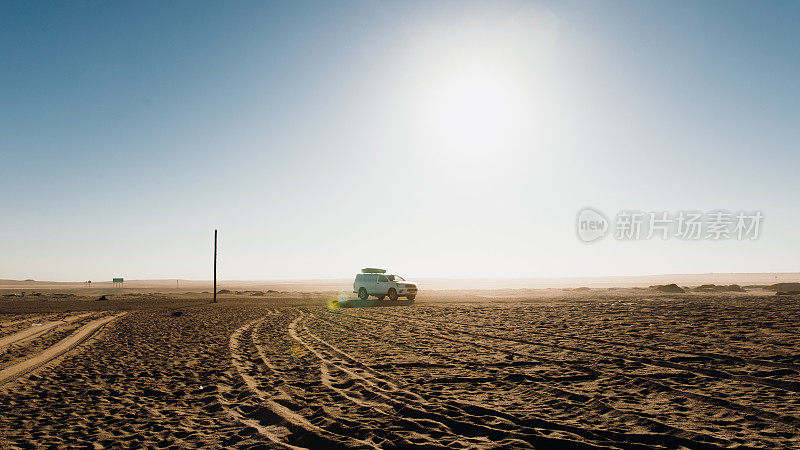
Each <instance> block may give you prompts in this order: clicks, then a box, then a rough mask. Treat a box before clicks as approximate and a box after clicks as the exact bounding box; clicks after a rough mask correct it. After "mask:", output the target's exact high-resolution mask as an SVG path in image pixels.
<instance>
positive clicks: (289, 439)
mask: <svg viewBox="0 0 800 450" xmlns="http://www.w3.org/2000/svg"><path fill="white" fill-rule="evenodd" d="M265 320H266V316H265V317H262V318H259V319H256V320H253V321H251V322H249V323H247V324H245V325H244V326H242V327H241V328H239V329H237V330H236V331H234V332H233V333H232V334H231V336H230V339H229V348H230V352H231V363H232V365H233V367H234V368H235V370H236V372H237V373H238V374H239V376H240V377H241V379H242V381H243V382H244V385H245V387H246V389H247V390H249V391H250V392H251V393H253V394H254V395H255V396H256V397H257V398H258V400H259V407H258V408H254V409H253V410H252V411H249V412H248V413H245V414H242V413H241V412H240V411H239V410H237V407H236V406H234V405H233V403H231V402H229V401H227V400H226V399H225V397H224V396H223V395H220V396H219V399H220V403H221V404H222V405H223V408H225V410H226V412H227V413H228V414H229V415H230V416H232V417H233V418H235V419H237V420H239V421H240V422H242V423H244V424H245V425H247V426H252V427H253V428H255V429H256V430H257V431H258V432H259V433H260V434H261V435H262V436H264V437H266V438H267V439H268V440H269V441H270V442H272V443H273V444H276V445H278V446H280V447H284V448H303V447H309V446H310V447H324V448H345V447H348V448H373V447H374V445H372V444H371V443H369V442H366V441H362V440H358V439H354V438H352V437H350V436H344V435H339V434H336V433H332V432H330V431H328V430H325V429H323V428H321V427H318V426H316V425H314V424H312V423H311V422H310V421H308V420H307V419H306V418H305V417H303V416H301V415H299V414H297V413H295V412H294V411H292V410H290V409H289V408H287V407H286V406H284V405H282V404H280V403H278V402H276V401H275V400H274V399H273V397H272V396H270V395H269V394H268V393H266V392H264V391H263V390H262V389H261V388H260V387H259V385H258V382H257V381H256V380H255V378H253V376H252V375H250V374H249V373H248V371H247V367H248V358H247V357H246V356H244V355H243V354H242V353H243V350H244V349H242V341H246V340H247V337H250V339H252V332H253V328H254V327H257V326H258V325H260V324H261V323H263V322H264V321H265ZM219 387H220V389H221V390H223V391H225V390H228V391H230V390H231V387H230V386H224V385H221V386H219ZM239 409H241V407H239ZM248 416H255V417H257V418H258V420H256V419H253V418H252V417H248ZM265 423H266V424H267V425H264V424H265Z"/></svg>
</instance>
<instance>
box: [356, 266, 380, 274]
mask: <svg viewBox="0 0 800 450" xmlns="http://www.w3.org/2000/svg"><path fill="white" fill-rule="evenodd" d="M361 273H386V269H375V268H373V267H367V268H366V269H361Z"/></svg>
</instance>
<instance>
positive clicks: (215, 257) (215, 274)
mask: <svg viewBox="0 0 800 450" xmlns="http://www.w3.org/2000/svg"><path fill="white" fill-rule="evenodd" d="M216 302H217V230H214V303H216Z"/></svg>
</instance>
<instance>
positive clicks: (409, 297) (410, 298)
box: [406, 295, 417, 302]
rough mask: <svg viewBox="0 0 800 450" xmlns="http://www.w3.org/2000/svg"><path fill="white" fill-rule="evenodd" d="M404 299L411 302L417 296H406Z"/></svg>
mask: <svg viewBox="0 0 800 450" xmlns="http://www.w3.org/2000/svg"><path fill="white" fill-rule="evenodd" d="M406 298H407V299H409V300H411V301H412V302H413V301H414V299H415V298H417V296H416V295H406Z"/></svg>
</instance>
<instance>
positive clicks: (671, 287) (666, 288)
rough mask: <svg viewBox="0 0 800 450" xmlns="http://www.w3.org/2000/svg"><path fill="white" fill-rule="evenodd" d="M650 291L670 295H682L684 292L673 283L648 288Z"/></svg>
mask: <svg viewBox="0 0 800 450" xmlns="http://www.w3.org/2000/svg"><path fill="white" fill-rule="evenodd" d="M650 289H655V290H657V291H658V292H667V293H670V294H683V293H684V292H686V291H685V290H683V288H682V287H680V286H678V285H677V284H675V283H672V284H657V285H655V286H650Z"/></svg>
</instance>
